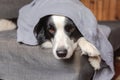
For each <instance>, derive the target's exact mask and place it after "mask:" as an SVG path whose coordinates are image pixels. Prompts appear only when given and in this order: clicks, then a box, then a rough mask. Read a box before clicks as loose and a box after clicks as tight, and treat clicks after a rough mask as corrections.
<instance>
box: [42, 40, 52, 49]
mask: <svg viewBox="0 0 120 80" xmlns="http://www.w3.org/2000/svg"><path fill="white" fill-rule="evenodd" d="M41 47H42V48H47V49H48V48H52V43H51V42H50V41H46V42H44V43H43V44H42V45H41Z"/></svg>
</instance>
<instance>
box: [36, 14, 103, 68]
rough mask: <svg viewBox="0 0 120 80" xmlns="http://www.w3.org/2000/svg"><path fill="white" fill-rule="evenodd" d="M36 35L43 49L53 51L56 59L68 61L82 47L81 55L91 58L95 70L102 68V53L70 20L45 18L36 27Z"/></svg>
mask: <svg viewBox="0 0 120 80" xmlns="http://www.w3.org/2000/svg"><path fill="white" fill-rule="evenodd" d="M34 34H35V36H36V39H37V41H38V43H39V44H40V45H41V47H42V48H52V49H53V54H54V56H55V58H57V59H68V58H70V57H71V56H72V55H73V53H74V51H75V50H76V48H77V47H80V49H81V51H82V53H81V55H88V56H89V62H90V64H91V65H92V66H93V67H94V69H95V70H97V69H99V68H100V62H101V58H100V52H99V51H98V50H97V48H96V47H95V46H94V45H93V44H91V43H90V42H88V41H87V40H86V39H85V38H84V37H83V35H82V34H81V33H80V31H79V30H78V29H77V27H76V25H75V24H74V22H73V21H72V20H71V19H70V18H68V17H66V16H60V15H48V16H45V17H43V18H41V19H40V20H39V22H38V24H37V25H36V26H35V28H34Z"/></svg>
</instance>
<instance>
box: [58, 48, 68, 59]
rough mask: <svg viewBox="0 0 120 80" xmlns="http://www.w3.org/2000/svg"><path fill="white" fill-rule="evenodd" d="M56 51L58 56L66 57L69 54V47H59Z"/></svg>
mask: <svg viewBox="0 0 120 80" xmlns="http://www.w3.org/2000/svg"><path fill="white" fill-rule="evenodd" d="M56 53H57V56H58V57H65V56H66V55H67V49H59V50H57V51H56Z"/></svg>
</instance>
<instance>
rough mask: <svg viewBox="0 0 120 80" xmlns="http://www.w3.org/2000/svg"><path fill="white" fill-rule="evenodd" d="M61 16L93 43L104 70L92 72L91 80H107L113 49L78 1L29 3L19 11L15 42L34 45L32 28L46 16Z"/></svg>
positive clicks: (109, 74) (111, 64)
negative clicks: (70, 20)
mask: <svg viewBox="0 0 120 80" xmlns="http://www.w3.org/2000/svg"><path fill="white" fill-rule="evenodd" d="M51 14H56V15H63V16H67V17H69V18H71V19H72V20H73V22H74V23H75V24H76V26H77V28H78V29H79V31H80V32H81V33H82V34H83V36H84V37H85V38H86V39H87V40H88V41H89V42H91V43H92V44H94V45H95V46H96V47H97V48H98V50H99V51H100V53H101V57H102V59H103V60H104V61H105V62H106V64H107V65H108V67H106V68H104V67H102V68H101V69H100V70H99V71H96V74H95V76H94V80H111V79H112V77H113V75H114V67H113V48H112V46H111V44H110V43H109V41H108V39H107V37H106V36H105V35H104V33H103V32H102V31H101V30H100V29H99V28H98V23H97V21H96V18H95V17H94V15H93V14H92V12H91V11H90V10H89V9H88V8H86V7H85V6H84V5H83V4H82V3H81V2H80V1H79V0H59V1H58V0H52V1H50V0H33V1H32V2H31V3H30V4H28V5H25V6H24V7H22V8H21V9H20V11H19V18H18V30H17V41H18V42H23V43H25V44H29V45H37V40H36V38H35V36H34V34H33V29H34V27H35V25H36V24H37V23H38V21H39V20H40V19H41V18H42V17H44V16H46V15H51Z"/></svg>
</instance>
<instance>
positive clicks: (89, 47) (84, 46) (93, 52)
mask: <svg viewBox="0 0 120 80" xmlns="http://www.w3.org/2000/svg"><path fill="white" fill-rule="evenodd" d="M77 43H78V46H79V47H80V48H81V50H82V55H88V56H91V57H94V56H99V55H100V52H99V51H98V49H97V48H96V47H95V46H94V45H93V44H91V43H90V42H88V41H87V40H86V39H85V38H84V37H81V38H80V39H79V40H78V41H77Z"/></svg>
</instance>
